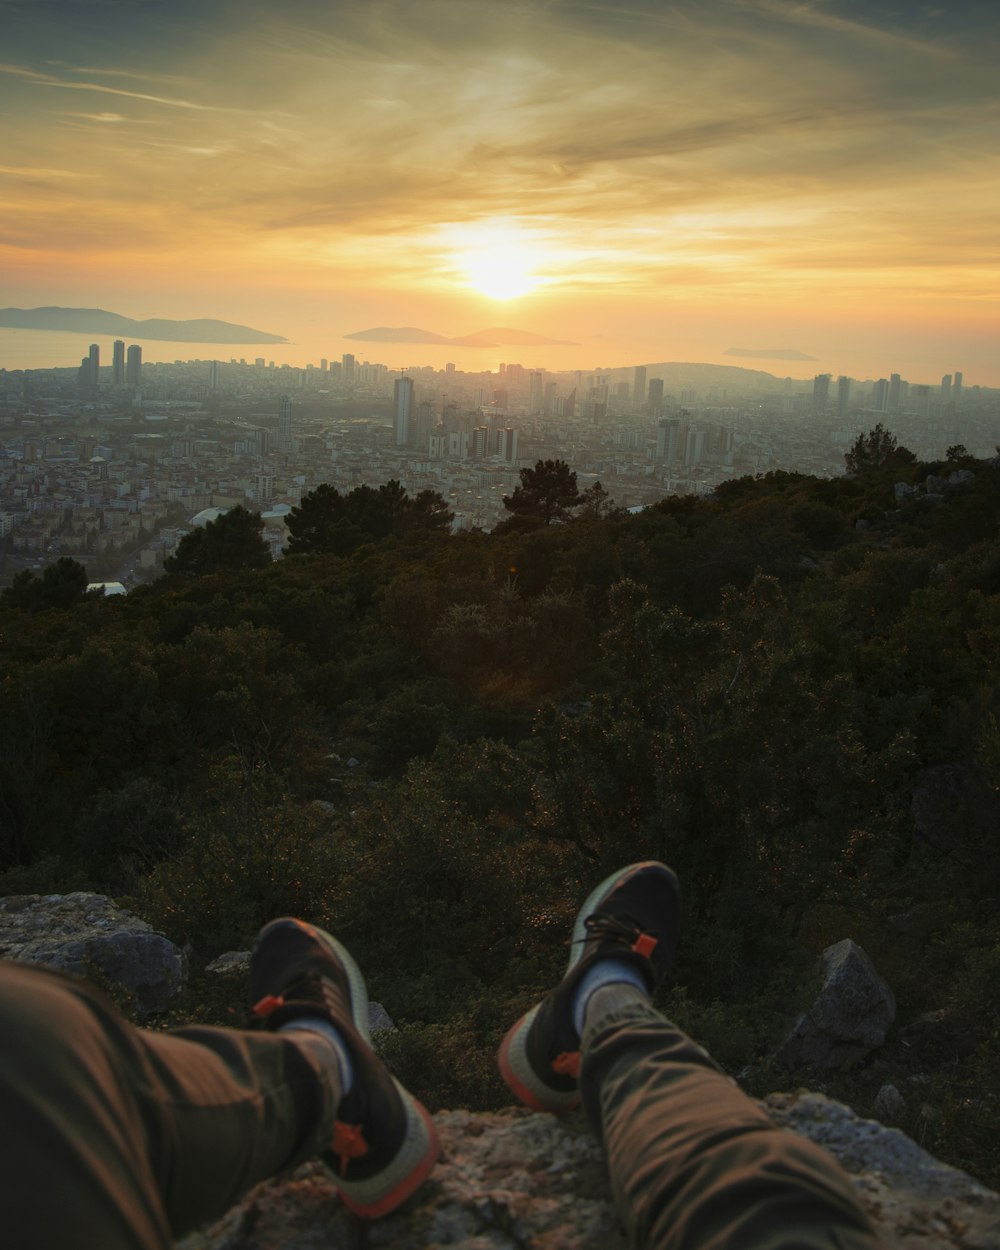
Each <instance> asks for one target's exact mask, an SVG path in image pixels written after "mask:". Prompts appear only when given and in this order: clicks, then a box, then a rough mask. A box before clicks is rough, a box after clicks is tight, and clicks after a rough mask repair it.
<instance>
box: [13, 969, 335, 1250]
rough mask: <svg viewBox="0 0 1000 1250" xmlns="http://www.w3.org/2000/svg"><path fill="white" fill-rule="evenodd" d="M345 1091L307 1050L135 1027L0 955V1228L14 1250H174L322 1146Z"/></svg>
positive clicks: (77, 988) (76, 986) (82, 989)
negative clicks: (181, 1239) (42, 1249)
mask: <svg viewBox="0 0 1000 1250" xmlns="http://www.w3.org/2000/svg"><path fill="white" fill-rule="evenodd" d="M338 1100H339V1090H338V1089H336V1087H335V1085H334V1083H333V1082H332V1081H331V1080H330V1078H329V1074H328V1073H327V1072H326V1070H325V1068H324V1066H323V1064H322V1062H321V1060H320V1059H319V1058H318V1057H314V1056H313V1054H312V1053H311V1052H310V1048H309V1047H308V1046H307V1045H303V1046H300V1045H298V1044H297V1043H296V1042H294V1041H291V1040H289V1039H288V1038H287V1037H286V1036H282V1035H277V1034H273V1033H263V1032H262V1033H251V1032H244V1031H239V1030H231V1029H214V1028H207V1027H198V1028H188V1029H181V1030H177V1031H175V1032H173V1033H153V1032H149V1031H147V1030H144V1029H136V1028H133V1027H132V1026H131V1025H130V1024H128V1023H127V1022H126V1021H124V1020H123V1019H122V1018H121V1016H119V1015H118V1013H117V1012H116V1011H115V1009H114V1007H113V1006H112V1005H111V1003H110V1002H109V1001H108V1000H107V999H106V998H105V997H104V996H103V995H101V994H100V993H98V992H97V991H95V990H94V989H92V988H91V987H89V986H87V985H86V983H84V982H82V981H78V980H75V979H70V978H68V977H64V976H62V975H61V974H59V973H56V972H52V971H51V970H48V969H44V968H35V967H28V966H26V965H23V964H16V963H4V962H0V1126H2V1133H0V1141H2V1143H3V1145H2V1161H0V1228H2V1229H3V1230H4V1238H5V1240H6V1239H9V1243H10V1244H11V1245H12V1246H13V1245H17V1246H25V1247H27V1246H59V1247H62V1248H63V1250H71V1248H72V1247H88V1248H89V1247H94V1246H100V1247H101V1250H167V1248H168V1247H170V1246H172V1244H173V1240H174V1238H175V1237H177V1236H179V1235H181V1234H182V1233H184V1232H186V1231H188V1230H189V1229H191V1228H193V1227H195V1226H197V1225H198V1224H201V1223H203V1222H205V1221H207V1220H209V1219H212V1218H215V1217H217V1216H220V1215H222V1214H223V1213H224V1212H225V1211H226V1210H227V1209H228V1208H229V1207H230V1206H231V1205H232V1204H233V1203H234V1202H235V1201H236V1200H237V1199H238V1198H239V1197H240V1196H241V1194H243V1193H244V1192H245V1191H246V1190H247V1189H248V1188H250V1186H251V1185H253V1184H255V1183H256V1182H257V1181H259V1180H263V1179H264V1178H266V1177H268V1176H271V1175H273V1174H274V1173H275V1172H276V1171H279V1170H281V1169H282V1168H284V1167H290V1166H294V1165H295V1164H297V1163H299V1162H301V1161H302V1160H303V1159H306V1158H310V1157H311V1156H312V1155H314V1154H316V1153H318V1152H319V1150H320V1148H321V1147H322V1146H324V1145H325V1144H326V1143H327V1142H328V1141H329V1136H330V1132H331V1125H332V1123H333V1118H334V1112H335V1109H336V1104H337V1101H338Z"/></svg>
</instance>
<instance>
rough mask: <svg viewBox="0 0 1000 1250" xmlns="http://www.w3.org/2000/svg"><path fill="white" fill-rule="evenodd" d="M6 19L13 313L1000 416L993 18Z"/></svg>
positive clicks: (319, 10)
mask: <svg viewBox="0 0 1000 1250" xmlns="http://www.w3.org/2000/svg"><path fill="white" fill-rule="evenodd" d="M4 13H5V30H6V34H7V38H6V40H5V44H6V51H5V62H6V63H5V64H4V65H3V66H2V67H0V98H2V100H3V104H4V108H5V115H6V116H7V117H8V119H10V120H11V122H12V124H10V125H9V126H8V132H9V139H8V145H7V148H6V150H5V156H4V159H3V163H2V165H0V180H2V183H3V188H4V199H5V210H6V211H5V214H4V225H3V227H2V234H0V262H2V264H3V267H4V272H5V277H6V282H5V287H6V293H5V302H8V303H11V304H16V305H18V306H22V307H33V306H38V305H44V304H60V305H77V306H80V305H86V306H100V307H113V308H116V309H120V310H121V311H122V312H123V313H125V314H126V315H129V316H134V317H140V318H141V317H148V316H160V317H178V318H187V317H201V316H210V317H217V318H222V319H228V320H234V321H239V322H242V323H248V322H249V323H252V324H255V325H257V326H259V327H260V328H261V329H264V330H268V331H271V332H273V333H278V334H284V335H287V336H288V337H289V338H291V339H293V340H295V341H296V342H298V343H301V344H303V346H305V345H306V344H309V345H310V349H309V350H310V352H311V353H312V354H314V355H315V356H317V357H318V355H319V353H318V352H316V351H314V350H313V349H311V344H312V343H313V342H317V341H318V340H319V338H320V337H321V336H322V337H323V338H324V339H325V341H326V342H327V343H328V348H327V350H325V351H324V352H323V353H322V354H324V355H332V356H335V355H340V354H341V353H342V352H343V351H344V350H346V349H347V348H349V347H350V343H349V342H348V341H345V340H344V339H343V336H344V335H346V334H349V333H352V332H355V331H357V330H359V329H361V328H362V327H365V326H374V325H420V326H427V327H432V328H434V329H435V330H439V331H440V332H442V333H447V334H461V333H464V332H468V331H469V330H472V329H477V328H479V327H482V326H489V325H508V326H517V327H519V328H522V329H524V330H528V331H531V332H534V333H538V334H545V335H550V336H553V337H557V338H560V339H572V340H573V341H574V343H575V344H577V345H576V346H567V347H560V348H558V349H555V348H549V347H546V348H544V349H531V350H530V351H523V350H521V351H515V350H514V349H510V350H509V351H507V352H505V353H494V355H495V356H496V358H497V359H498V360H500V359H504V357H505V356H506V358H507V359H511V358H517V359H521V360H522V361H523V362H524V363H525V364H526V366H527V367H529V368H539V367H547V368H550V369H557V370H561V369H573V368H581V367H584V368H585V367H588V366H590V367H593V366H595V365H597V364H598V363H600V364H602V365H604V366H607V367H626V366H629V365H635V364H640V363H648V362H652V361H656V360H690V361H704V362H707V363H716V364H730V365H743V366H745V367H748V368H760V369H763V370H765V371H768V372H773V373H788V374H794V375H795V376H796V377H805V376H807V375H808V376H812V375H813V374H818V373H824V372H830V373H832V374H833V375H834V376H840V375H841V374H844V375H848V376H853V377H859V378H864V377H871V378H879V377H884V376H888V374H889V372H890V371H899V372H901V373H903V374H908V375H910V376H911V377H919V378H920V379H921V380H924V381H929V382H930V381H934V380H936V379H937V378H940V377H941V376H943V375H944V374H946V373H949V372H953V371H955V370H956V369H964V372H965V376H966V379H967V381H968V382H969V383H978V384H982V385H986V386H1000V360H998V353H997V351H996V331H997V305H996V301H997V294H996V289H997V288H996V260H995V257H996V247H995V238H994V235H995V208H996V203H997V192H998V189H1000V154H998V146H997V144H996V122H997V112H998V98H997V89H996V86H995V83H994V78H995V59H996V58H995V54H996V47H997V42H998V40H997V36H998V33H1000V16H998V15H997V13H996V10H995V6H993V5H991V4H987V3H983V2H980V0H963V2H961V3H954V4H951V5H949V6H948V7H947V9H945V8H943V7H942V8H940V9H937V8H934V7H933V6H930V5H923V4H914V5H907V6H901V5H897V4H893V3H890V2H889V0H884V2H883V0H879V2H875V3H867V4H864V5H862V4H860V3H852V2H851V0H828V2H825V3H820V2H817V3H807V4H792V3H785V2H784V0H705V2H704V3H700V4H698V5H695V4H693V3H690V4H677V5H674V6H672V7H671V8H670V9H669V10H666V9H664V8H663V6H662V5H659V4H656V5H654V4H651V3H649V4H643V3H632V4H628V5H626V4H618V3H604V4H596V3H595V4H584V3H558V4H551V3H542V2H541V0H538V2H537V3H534V2H529V0H525V2H524V3H521V4H518V5H517V6H513V7H505V8H504V9H503V10H493V9H490V8H488V7H487V6H486V5H484V4H481V3H479V0H471V2H466V3H462V4H461V5H459V4H457V3H455V2H454V0H446V2H439V0H430V2H429V3H427V4H423V5H420V6H406V5H403V4H401V3H399V2H398V0H387V2H385V3H378V4H355V3H342V4H334V5H330V4H319V3H313V2H311V0H291V2H290V3H289V4H288V5H285V6H283V7H282V10H281V12H280V14H274V13H273V12H269V11H268V10H267V9H266V8H265V6H264V5H263V4H258V3H256V2H255V0H251V2H249V3H245V4H240V5H239V6H233V5H230V4H228V3H220V2H215V3H208V4H203V5H194V4H190V3H183V2H182V3H179V4H177V5H174V6H171V7H170V8H169V10H167V9H166V8H164V7H162V6H148V7H147V6H143V7H138V8H137V7H136V6H134V5H131V4H126V3H124V2H123V0H122V2H119V0H109V2H108V3H103V4H101V5H97V4H89V3H68V2H65V0H55V2H53V3H50V4H38V3H31V4H28V3H22V2H21V0H13V2H10V0H8V3H6V4H5V5H4ZM737 345H742V346H743V347H745V348H748V349H752V350H756V351H763V350H771V351H773V350H778V349H783V348H787V349H790V350H792V351H796V352H801V353H804V354H806V355H807V356H809V357H811V358H812V359H811V360H809V361H808V362H802V361H787V362H782V361H779V360H774V359H760V358H754V357H752V356H733V355H727V354H726V353H727V350H728V349H732V348H733V347H736V346H737ZM152 346H153V345H152V344H150V347H151V348H152ZM437 351H438V354H439V355H440V359H441V364H442V365H443V363H444V360H445V359H446V352H445V350H444V349H437ZM250 352H253V349H252V348H249V349H247V352H246V353H244V352H243V351H239V352H235V351H234V350H233V349H232V348H229V347H227V348H225V349H223V351H222V352H219V351H218V350H217V349H211V348H208V349H207V351H206V354H213V353H214V354H218V355H219V356H220V357H228V356H229V355H231V354H236V355H243V354H249V353H250ZM308 354H309V353H306V356H308ZM382 354H383V355H384V354H385V349H383V351H382ZM407 356H409V358H410V359H411V361H413V362H414V363H417V362H418V361H419V362H420V363H431V361H432V360H433V359H434V356H433V349H431V348H427V349H421V351H420V352H419V353H417V352H416V351H415V350H414V351H409V352H405V351H403V350H402V349H400V350H398V351H394V352H392V358H393V360H394V361H397V360H398V361H402V360H404V359H406V357H407ZM447 358H448V359H452V358H454V353H450V354H447ZM464 358H465V357H464V353H463V352H459V353H458V356H457V361H456V363H457V364H458V367H459V368H463V367H466V366H465V365H464V363H463V360H464ZM12 367H13V366H12ZM468 367H469V368H479V367H481V362H480V361H479V360H478V359H477V360H476V363H475V364H473V363H472V360H471V358H470V363H469V365H468Z"/></svg>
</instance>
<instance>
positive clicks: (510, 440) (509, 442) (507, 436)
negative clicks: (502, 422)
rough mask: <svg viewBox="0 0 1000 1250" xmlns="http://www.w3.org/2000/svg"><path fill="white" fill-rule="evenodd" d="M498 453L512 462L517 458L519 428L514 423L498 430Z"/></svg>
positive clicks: (501, 457) (502, 458) (503, 458)
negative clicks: (516, 428) (515, 427)
mask: <svg viewBox="0 0 1000 1250" xmlns="http://www.w3.org/2000/svg"><path fill="white" fill-rule="evenodd" d="M497 453H498V454H499V456H500V459H501V460H507V461H509V462H510V463H513V462H514V461H515V460H516V459H517V430H515V429H514V427H513V426H512V425H508V426H505V427H504V428H503V429H502V430H497Z"/></svg>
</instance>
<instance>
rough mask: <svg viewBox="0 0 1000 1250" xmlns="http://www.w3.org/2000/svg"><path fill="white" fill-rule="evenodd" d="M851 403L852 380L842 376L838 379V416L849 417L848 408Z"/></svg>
mask: <svg viewBox="0 0 1000 1250" xmlns="http://www.w3.org/2000/svg"><path fill="white" fill-rule="evenodd" d="M850 402H851V379H850V378H849V377H847V376H846V375H845V374H841V375H840V377H839V378H838V379H837V416H838V417H844V416H846V415H847V407H848V404H850Z"/></svg>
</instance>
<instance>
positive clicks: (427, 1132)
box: [305, 925, 441, 1220]
mask: <svg viewBox="0 0 1000 1250" xmlns="http://www.w3.org/2000/svg"><path fill="white" fill-rule="evenodd" d="M305 927H306V928H308V929H309V931H310V932H311V933H312V934H313V935H314V936H315V937H316V938H317V940H318V941H320V942H322V943H323V944H324V945H326V946H328V947H329V948H330V949H331V951H332V953H333V954H334V955H335V956H336V958H337V960H338V961H339V962H340V964H341V966H342V967H343V969H344V971H345V972H346V973H347V979H348V982H349V983H350V987H351V1016H352V1018H353V1020H354V1027H355V1028H356V1029H357V1030H358V1032H359V1033H360V1034H361V1036H362V1038H363V1039H364V1041H365V1043H366V1045H367V1046H368V1047H369V1048H371V1028H370V1026H369V1023H368V987H367V986H366V985H365V978H364V976H363V974H362V972H361V969H360V968H359V967H358V965H357V964H356V963H355V961H354V958H353V956H352V955H351V953H350V951H349V950H348V949H347V947H346V946H344V945H343V943H341V942H338V941H337V939H336V938H335V937H334V936H333V935H332V934H330V933H327V932H326V930H325V929H319V928H317V927H316V926H315V925H307V926H305ZM392 1083H393V1085H395V1087H396V1091H397V1093H398V1094H399V1097H400V1099H401V1100H402V1103H403V1107H404V1108H405V1111H406V1135H405V1136H404V1138H403V1145H402V1146H401V1147H400V1149H399V1151H398V1153H397V1154H396V1157H395V1158H394V1159H393V1160H392V1162H391V1163H390V1164H389V1165H388V1166H387V1167H385V1168H383V1170H382V1171H381V1172H380V1173H379V1174H378V1175H377V1176H370V1177H368V1178H367V1179H366V1180H363V1181H344V1180H341V1179H340V1177H337V1178H336V1182H337V1187H338V1189H339V1190H340V1198H341V1201H342V1202H343V1204H344V1206H345V1207H347V1209H348V1210H349V1211H353V1212H354V1214H355V1215H359V1216H361V1217H363V1218H364V1219H368V1220H373V1219H376V1218H377V1217H378V1216H381V1215H387V1214H388V1213H389V1212H390V1211H394V1210H395V1209H396V1207H398V1206H400V1205H401V1204H402V1203H404V1202H405V1201H406V1199H407V1198H409V1197H410V1195H411V1194H413V1193H415V1192H416V1190H418V1189H419V1188H420V1186H421V1185H422V1184H423V1183H424V1181H425V1180H426V1179H427V1177H428V1176H429V1175H430V1172H431V1170H432V1169H433V1167H434V1165H435V1163H437V1160H438V1155H439V1154H440V1150H441V1146H440V1142H439V1141H438V1135H437V1129H436V1128H435V1127H434V1121H433V1120H432V1119H431V1115H430V1112H429V1111H428V1110H427V1108H426V1107H425V1106H424V1105H423V1103H421V1102H418V1100H417V1099H416V1098H414V1097H413V1095H412V1094H411V1093H410V1091H409V1090H408V1089H406V1088H405V1086H403V1085H401V1084H400V1083H399V1081H397V1080H396V1078H395V1077H393V1078H392Z"/></svg>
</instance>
